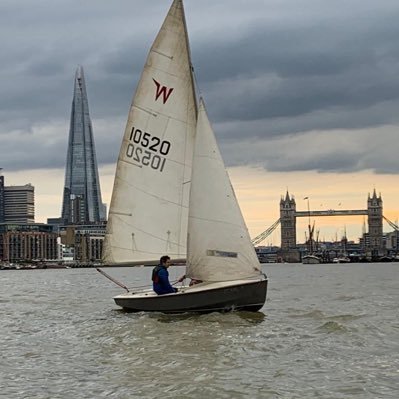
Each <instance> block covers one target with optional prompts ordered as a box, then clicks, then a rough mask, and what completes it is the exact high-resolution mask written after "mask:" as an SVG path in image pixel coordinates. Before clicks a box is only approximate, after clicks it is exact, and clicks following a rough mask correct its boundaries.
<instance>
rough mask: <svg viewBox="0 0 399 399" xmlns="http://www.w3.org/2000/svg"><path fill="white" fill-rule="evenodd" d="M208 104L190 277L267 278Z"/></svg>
mask: <svg viewBox="0 0 399 399" xmlns="http://www.w3.org/2000/svg"><path fill="white" fill-rule="evenodd" d="M259 269H260V267H259V261H258V258H257V256H256V253H255V250H254V247H253V245H252V243H251V239H250V237H249V234H248V230H247V227H246V225H245V222H244V219H243V217H242V214H241V210H240V208H239V205H238V202H237V199H236V197H235V194H234V190H233V187H232V185H231V183H230V179H229V176H228V174H227V171H226V170H225V166H224V163H223V159H222V157H221V155H220V151H219V148H218V145H217V143H216V139H215V135H214V133H213V130H212V127H211V125H210V122H209V120H208V116H207V113H206V110H205V106H204V103H203V101H202V100H201V103H200V106H199V111H198V122H197V132H196V138H195V145H194V159H193V173H192V178H191V193H190V206H189V222H188V255H187V276H188V277H190V278H195V279H200V280H203V281H226V280H235V279H242V278H251V277H255V276H259V275H260V274H261V272H260V270H259Z"/></svg>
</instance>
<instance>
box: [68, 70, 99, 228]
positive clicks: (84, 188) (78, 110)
mask: <svg viewBox="0 0 399 399" xmlns="http://www.w3.org/2000/svg"><path fill="white" fill-rule="evenodd" d="M61 218H62V220H63V222H64V223H65V224H83V223H97V222H100V221H103V220H105V206H104V205H103V203H102V200H101V190H100V180H99V178H98V168H97V160H96V152H95V147H94V139H93V128H92V125H91V120H90V115H89V104H88V100H87V93H86V84H85V78H84V73H83V68H82V67H81V66H79V67H78V69H77V70H76V75H75V86H74V92H73V101H72V111H71V121H70V128H69V143H68V153H67V161H66V170H65V185H64V195H63V203H62V215H61Z"/></svg>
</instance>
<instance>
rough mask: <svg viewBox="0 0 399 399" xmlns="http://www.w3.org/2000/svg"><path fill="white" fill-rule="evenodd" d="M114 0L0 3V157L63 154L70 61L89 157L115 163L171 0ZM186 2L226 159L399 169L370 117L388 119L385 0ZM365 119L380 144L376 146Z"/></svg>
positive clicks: (54, 160)
mask: <svg viewBox="0 0 399 399" xmlns="http://www.w3.org/2000/svg"><path fill="white" fill-rule="evenodd" d="M118 5H119V6H118V7H115V4H114V3H113V2H106V1H100V2H98V1H96V2H94V1H86V2H83V3H82V4H80V3H79V6H77V5H76V4H75V3H74V2H71V1H70V0H62V1H58V2H57V6H54V2H53V1H50V0H41V1H39V2H38V3H35V6H34V7H33V6H32V3H31V1H28V0H25V1H24V0H21V1H18V2H15V1H11V0H4V1H2V2H1V4H0V34H1V36H2V37H7V40H4V41H2V42H1V44H0V51H1V52H2V54H3V55H5V56H4V57H3V58H2V63H1V65H0V91H1V93H2V95H1V96H0V137H1V140H2V145H1V147H0V163H1V165H0V166H2V167H6V168H8V169H24V168H42V167H63V166H64V162H65V154H66V142H67V135H68V129H69V113H70V107H71V100H72V90H73V78H74V72H75V69H76V67H77V65H78V64H81V65H83V67H84V69H85V75H86V83H87V90H88V97H89V107H90V113H91V117H92V120H93V127H94V134H95V140H96V148H97V157H98V161H99V163H102V164H104V163H112V162H114V161H115V159H116V157H117V152H118V151H119V145H120V142H119V140H120V137H121V136H122V134H123V129H124V124H125V121H126V116H127V113H128V110H129V106H130V102H131V99H132V95H133V92H134V89H135V85H136V83H137V79H138V78H139V75H140V73H141V68H142V66H143V64H144V62H145V57H146V54H147V51H148V47H149V46H150V44H151V42H152V40H153V38H154V36H155V34H156V32H157V30H158V28H159V26H160V23H161V22H162V20H163V17H164V15H165V12H166V10H167V8H168V6H169V2H165V1H161V0H159V1H150V2H149V1H147V0H136V1H134V2H131V1H128V0H120V1H118ZM185 8H186V14H187V21H188V26H189V33H190V41H191V47H192V55H193V62H194V65H195V70H196V75H197V79H198V82H199V86H200V89H201V91H202V94H203V95H204V96H205V99H206V102H207V107H208V111H209V113H210V117H211V119H212V121H213V124H214V128H215V131H216V134H217V137H218V139H219V141H220V143H221V147H222V150H223V154H224V157H225V160H226V163H227V164H228V165H236V164H241V165H243V164H251V163H258V164H259V163H260V164H262V165H263V166H264V167H265V168H267V169H269V170H310V169H315V170H319V171H333V170H334V171H340V172H347V171H357V170H362V169H374V170H375V171H376V172H384V171H386V172H388V173H395V172H396V173H397V171H398V169H399V168H398V165H397V164H396V159H394V157H393V153H394V151H395V145H396V141H395V140H394V138H393V136H392V133H388V132H387V130H386V129H385V128H381V127H384V126H386V125H389V124H392V125H395V124H399V116H398V115H399V113H398V109H399V79H398V76H399V48H398V46H397V38H398V37H399V25H398V24H397V21H398V19H399V4H398V3H397V1H393V0H385V1H384V2H373V1H371V0H370V1H360V0H353V1H351V2H349V3H348V2H346V1H343V0H336V1H334V2H320V1H319V0H306V1H305V2H292V1H290V0H278V1H277V0H275V1H273V0H272V1H268V2H265V1H263V0H251V2H250V5H248V2H243V1H238V0H229V1H228V2H226V1H221V2H215V1H214V0H201V2H196V1H186V2H185ZM370 128H373V129H374V128H375V129H376V131H378V132H379V134H380V136H381V139H380V140H381V141H382V142H386V143H387V145H388V148H382V146H380V147H378V145H376V143H375V140H374V139H373V137H372V135H370ZM43 129H44V131H45V132H44V131H43ZM338 129H342V130H345V134H346V137H347V138H348V142H350V143H351V146H350V147H349V146H348V147H342V146H341V149H339V148H337V147H336V146H335V145H334V143H333V140H334V139H333V138H332V137H329V135H328V134H326V133H325V132H330V133H331V135H333V134H336V132H337V130H338ZM355 130H356V131H355ZM316 132H319V133H318V135H319V137H321V138H322V140H321V139H320V140H317V143H318V148H323V149H325V148H327V149H328V151H324V150H323V151H322V152H321V153H320V154H318V152H317V148H314V151H313V153H309V152H308V151H307V149H308V148H313V147H312V142H314V141H315V137H316V136H315V134H316ZM22 138H23V139H22ZM298 138H301V140H300V142H298V141H297V140H298ZM42 140H43V141H42ZM302 140H303V144H302ZM39 142H40V143H41V145H40V146H35V143H36V144H37V143H39ZM299 143H300V144H299ZM290 146H294V147H295V146H296V147H298V146H300V148H301V149H302V154H301V153H299V152H298V151H297V152H294V153H290V152H289V151H288V150H287V148H289V147H290ZM32 148H35V153H33V151H32ZM371 148H372V149H373V151H371V150H370V149H371ZM260 149H262V151H263V153H262V154H260V153H259V151H260ZM396 152H397V150H396ZM266 157H267V159H265V158H266Z"/></svg>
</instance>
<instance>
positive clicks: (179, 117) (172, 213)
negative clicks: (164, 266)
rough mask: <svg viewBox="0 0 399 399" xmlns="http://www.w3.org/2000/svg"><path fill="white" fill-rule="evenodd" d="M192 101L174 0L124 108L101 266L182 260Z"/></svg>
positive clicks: (181, 14)
mask: <svg viewBox="0 0 399 399" xmlns="http://www.w3.org/2000/svg"><path fill="white" fill-rule="evenodd" d="M196 113H197V110H196V100H195V90H194V83H193V77H192V71H191V60H190V50H189V43H188V36H187V29H186V23H185V17H184V9H183V4H182V1H181V0H174V1H173V4H172V6H171V8H170V10H169V12H168V15H167V16H166V18H165V21H164V23H163V25H162V27H161V30H160V31H159V33H158V35H157V37H156V39H155V41H154V43H153V45H152V47H151V50H150V52H149V55H148V58H147V62H146V64H145V66H144V70H143V73H142V76H141V78H140V81H139V83H138V86H137V89H136V93H135V96H134V99H133V102H132V106H131V108H130V112H129V116H128V120H127V124H126V130H125V133H124V138H123V142H122V145H121V149H120V153H119V158H118V163H117V169H116V175H115V181H114V188H113V192H112V199H111V205H110V211H109V218H108V225H107V234H106V239H105V244H104V256H103V261H104V263H106V264H114V265H117V264H129V263H130V264H138V263H146V262H150V261H155V260H158V259H159V258H160V256H162V255H169V256H170V257H172V258H174V259H176V258H185V257H186V239H187V221H188V199H189V190H190V184H189V183H190V179H191V164H192V155H193V142H194V135H195V124H196Z"/></svg>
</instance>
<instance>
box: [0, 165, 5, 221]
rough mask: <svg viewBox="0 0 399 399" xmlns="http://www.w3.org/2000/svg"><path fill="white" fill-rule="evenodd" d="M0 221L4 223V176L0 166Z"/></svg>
mask: <svg viewBox="0 0 399 399" xmlns="http://www.w3.org/2000/svg"><path fill="white" fill-rule="evenodd" d="M0 223H4V176H3V175H2V174H1V168H0Z"/></svg>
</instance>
